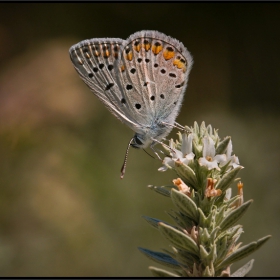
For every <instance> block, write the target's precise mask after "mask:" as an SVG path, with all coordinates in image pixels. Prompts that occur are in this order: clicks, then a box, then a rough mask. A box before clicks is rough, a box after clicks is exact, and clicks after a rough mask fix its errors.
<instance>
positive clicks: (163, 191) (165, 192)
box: [148, 185, 174, 197]
mask: <svg viewBox="0 0 280 280" xmlns="http://www.w3.org/2000/svg"><path fill="white" fill-rule="evenodd" d="M148 188H150V189H151V190H153V191H155V192H157V193H159V194H161V195H163V196H167V197H170V191H169V190H167V189H166V188H168V186H161V187H157V186H153V185H148ZM170 188H171V187H170ZM172 188H174V186H172Z"/></svg>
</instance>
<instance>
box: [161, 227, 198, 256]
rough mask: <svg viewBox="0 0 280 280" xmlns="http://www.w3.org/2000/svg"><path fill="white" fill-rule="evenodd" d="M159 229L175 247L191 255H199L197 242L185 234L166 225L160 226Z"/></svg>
mask: <svg viewBox="0 0 280 280" xmlns="http://www.w3.org/2000/svg"><path fill="white" fill-rule="evenodd" d="M158 229H159V231H160V232H161V233H162V235H163V236H164V237H165V238H166V239H167V240H169V241H170V242H171V243H172V244H173V245H174V246H175V247H178V248H180V249H182V250H186V251H189V252H190V253H193V254H196V255H198V254H199V249H198V247H197V244H196V243H195V241H194V240H193V239H192V238H191V237H189V236H188V235H186V234H185V233H183V232H181V231H179V230H177V229H175V228H173V227H171V226H168V225H166V224H164V223H159V224H158Z"/></svg>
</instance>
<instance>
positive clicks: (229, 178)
mask: <svg viewBox="0 0 280 280" xmlns="http://www.w3.org/2000/svg"><path fill="white" fill-rule="evenodd" d="M241 169H243V167H242V166H237V167H236V168H234V169H232V170H231V171H229V172H228V173H226V174H225V175H224V176H223V177H222V179H221V180H220V181H219V182H218V183H217V185H216V186H215V189H220V190H221V191H222V192H224V191H226V190H227V189H228V188H229V187H230V185H231V183H232V182H233V181H234V179H235V177H236V176H237V174H238V172H239V171H240V170H241Z"/></svg>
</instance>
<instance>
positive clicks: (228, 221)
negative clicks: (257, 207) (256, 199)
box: [219, 199, 253, 230]
mask: <svg viewBox="0 0 280 280" xmlns="http://www.w3.org/2000/svg"><path fill="white" fill-rule="evenodd" d="M252 202H253V200H252V199H251V200H248V201H247V202H245V203H243V204H241V206H239V207H238V208H236V209H234V210H233V211H231V212H230V213H229V214H228V215H227V216H226V217H225V219H224V220H223V221H222V222H221V224H220V225H219V226H220V228H221V230H226V229H228V228H230V227H231V226H232V225H234V224H235V223H236V222H237V221H238V220H239V219H240V218H241V217H242V216H243V214H244V213H245V212H246V210H247V209H248V208H249V206H250V205H251V203H252Z"/></svg>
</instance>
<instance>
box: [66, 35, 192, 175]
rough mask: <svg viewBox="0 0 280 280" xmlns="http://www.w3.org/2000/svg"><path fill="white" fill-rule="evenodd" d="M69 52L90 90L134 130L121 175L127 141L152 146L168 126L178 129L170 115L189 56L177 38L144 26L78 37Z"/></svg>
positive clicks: (179, 101)
mask: <svg viewBox="0 0 280 280" xmlns="http://www.w3.org/2000/svg"><path fill="white" fill-rule="evenodd" d="M69 53H70V59H71V61H72V63H73V65H74V68H75V69H76V71H77V72H78V74H79V75H80V77H81V78H82V80H83V81H84V82H85V84H86V85H87V86H88V87H89V89H90V90H91V91H92V92H93V93H94V94H95V95H96V96H97V97H98V98H99V99H100V100H101V101H102V102H103V104H104V105H105V106H106V107H107V109H108V110H109V111H110V112H111V113H112V114H113V115H114V116H115V117H116V118H118V119H119V120H120V121H122V122H123V123H125V124H126V125H127V126H128V127H130V128H131V129H132V130H133V131H134V132H135V135H134V136H133V137H132V138H131V140H130V142H129V145H128V148H127V151H126V156H125V161H124V164H123V166H122V170H121V178H123V176H124V172H125V167H126V162H127V155H128V149H129V147H130V146H132V147H134V148H143V149H144V148H147V147H150V148H152V149H153V146H154V145H155V144H157V143H161V140H162V139H164V138H165V137H166V136H167V135H168V134H169V133H170V131H171V130H172V128H173V127H175V126H177V127H181V128H182V126H180V125H179V124H177V123H176V122H175V119H176V117H177V115H178V113H179V111H180V108H181V105H182V101H183V97H184V92H185V90H186V87H187V82H188V76H189V73H190V70H191V68H192V64H193V59H192V56H191V54H190V52H189V51H188V50H187V49H186V48H185V47H184V45H183V44H182V43H181V42H179V41H178V40H177V39H174V38H172V37H170V36H167V35H165V34H163V33H161V32H158V31H149V30H143V31H139V32H136V33H134V34H132V35H131V36H129V38H128V39H127V40H123V39H119V38H93V39H89V40H83V41H81V42H79V43H77V44H75V45H73V46H72V47H71V48H70V50H69ZM153 151H154V152H155V150H154V149H153ZM155 154H156V155H157V153H156V152H155ZM157 156H158V155H157ZM158 157H159V156H158Z"/></svg>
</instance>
